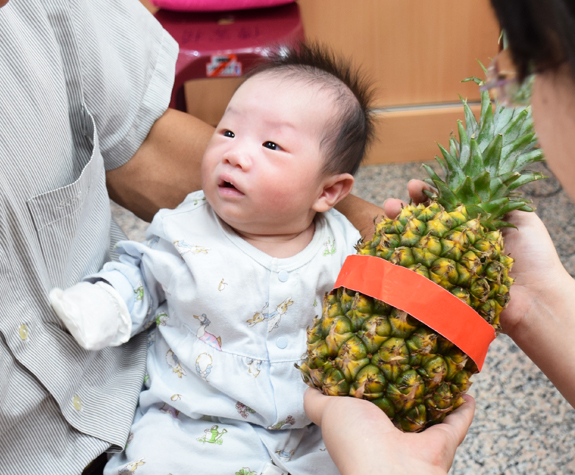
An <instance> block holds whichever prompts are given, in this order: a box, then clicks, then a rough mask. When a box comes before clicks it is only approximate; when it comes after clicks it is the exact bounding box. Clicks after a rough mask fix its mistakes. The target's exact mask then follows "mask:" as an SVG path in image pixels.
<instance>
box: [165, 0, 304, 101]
mask: <svg viewBox="0 0 575 475" xmlns="http://www.w3.org/2000/svg"><path fill="white" fill-rule="evenodd" d="M155 16H156V18H157V19H158V21H159V22H160V23H161V24H162V26H163V27H164V28H165V29H166V30H167V31H168V33H170V34H171V35H172V36H173V37H174V39H175V40H176V41H177V42H178V44H179V45H180V52H179V55H178V60H177V62H176V78H175V82H174V89H173V91H172V99H171V102H170V107H172V108H175V109H178V110H181V111H184V112H185V111H186V98H185V93H184V83H185V82H186V81H189V80H192V79H201V78H210V77H218V78H222V77H238V76H242V75H243V74H245V73H247V72H248V71H249V70H250V69H252V68H253V67H254V65H255V64H256V62H257V60H258V59H259V58H260V57H265V56H266V54H267V52H268V51H269V48H270V47H272V46H275V47H281V46H282V45H290V44H294V43H296V42H298V41H303V40H304V35H303V26H302V23H301V18H300V14H299V8H298V6H297V4H296V3H290V4H288V5H283V6H279V7H271V8H262V9H257V10H237V11H230V12H209V13H196V12H193V13H192V12H174V11H168V10H159V11H158V12H157V13H156V15H155Z"/></svg>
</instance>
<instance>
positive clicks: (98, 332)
mask: <svg viewBox="0 0 575 475" xmlns="http://www.w3.org/2000/svg"><path fill="white" fill-rule="evenodd" d="M50 304H51V305H52V308H53V309H54V311H55V312H56V314H57V315H58V317H59V318H60V320H61V321H62V323H63V324H64V325H65V326H66V328H67V329H68V331H69V332H70V333H71V334H72V336H73V337H74V338H75V339H76V341H77V342H78V344H79V345H80V346H81V347H82V348H85V349H86V350H101V349H102V348H104V347H106V346H118V345H121V344H123V343H126V342H127V341H128V340H129V339H130V333H131V331H132V321H131V319H130V312H129V311H128V307H127V306H126V303H125V302H124V300H123V299H122V297H121V296H120V294H119V293H118V292H117V291H116V290H115V289H114V288H113V287H112V286H111V285H108V284H106V283H104V282H96V283H95V284H91V283H89V282H80V283H78V284H76V285H74V286H72V287H70V288H68V289H66V290H62V289H58V288H54V289H52V291H51V292H50Z"/></svg>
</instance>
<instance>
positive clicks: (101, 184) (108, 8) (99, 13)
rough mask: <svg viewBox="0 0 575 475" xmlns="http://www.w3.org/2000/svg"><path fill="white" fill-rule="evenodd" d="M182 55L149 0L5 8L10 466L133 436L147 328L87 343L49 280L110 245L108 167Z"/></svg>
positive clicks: (3, 152)
mask: <svg viewBox="0 0 575 475" xmlns="http://www.w3.org/2000/svg"><path fill="white" fill-rule="evenodd" d="M176 55H177V44H176V43H175V42H174V40H173V39H172V38H171V37H170V36H169V35H168V34H167V33H166V32H165V31H164V30H163V29H162V28H161V27H160V25H159V24H158V23H157V22H156V20H155V19H154V18H153V17H152V16H151V15H150V14H149V13H148V11H147V10H146V9H145V8H144V7H143V6H142V5H141V4H140V3H139V2H138V0H10V1H9V2H8V4H7V5H6V6H5V7H3V8H0V302H1V304H0V310H1V312H2V316H1V317H0V473H2V474H12V473H18V474H20V473H31V474H48V473H54V474H58V475H62V474H73V473H80V472H81V471H82V469H83V467H84V466H86V464H87V463H88V462H89V461H90V460H91V459H93V458H94V457H96V456H97V455H98V454H99V453H101V452H102V451H104V450H105V449H106V448H108V447H109V446H112V447H113V448H114V449H116V450H119V449H121V448H122V446H123V445H124V443H125V440H126V438H127V436H128V433H129V428H130V424H131V422H132V416H133V412H134V407H135V405H136V401H137V397H138V394H139V390H140V387H141V383H142V379H143V372H144V364H145V347H144V341H143V340H142V338H136V339H134V340H132V341H131V342H130V343H128V344H126V345H124V346H123V347H121V348H107V349H105V350H103V351H100V352H89V351H84V350H82V349H81V348H80V347H78V346H77V345H76V343H75V341H74V340H73V339H72V337H71V336H70V335H69V334H68V333H66V332H65V331H64V330H63V327H62V325H61V324H60V323H59V321H58V320H57V317H56V316H55V314H54V313H53V312H52V310H51V308H50V305H49V303H48V291H49V289H50V288H52V287H54V286H59V287H67V286H69V285H71V284H73V283H75V282H77V281H78V280H79V279H80V278H81V277H82V276H83V275H85V274H89V273H92V272H94V271H96V270H98V269H99V268H100V267H101V266H102V264H103V263H104V261H106V260H107V259H109V247H110V242H111V234H113V232H112V224H111V218H110V207H109V201H108V194H107V191H106V187H105V170H110V169H113V168H116V167H118V166H120V165H122V164H124V163H125V162H126V161H128V160H129V159H130V158H131V157H132V156H133V154H134V152H135V151H136V150H137V149H138V147H139V146H140V144H141V143H142V141H143V140H144V138H145V137H146V135H147V133H148V131H149V129H150V127H151V126H152V124H153V122H154V121H155V120H156V119H157V118H158V117H159V116H160V115H162V113H163V112H164V111H165V109H166V107H167V105H168V102H169V96H170V92H171V86H172V82H173V73H174V64H175V59H176ZM142 337H144V338H145V336H144V335H142Z"/></svg>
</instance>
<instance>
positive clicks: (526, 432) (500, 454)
mask: <svg viewBox="0 0 575 475" xmlns="http://www.w3.org/2000/svg"><path fill="white" fill-rule="evenodd" d="M537 168H538V169H539V170H540V171H543V172H544V173H545V174H546V175H549V176H550V178H549V179H548V180H544V181H539V182H536V183H532V184H530V185H528V186H526V187H525V188H526V190H525V192H526V194H528V195H529V196H530V197H531V199H532V200H533V201H534V203H535V205H536V206H537V209H538V210H537V212H538V214H539V216H541V218H542V219H543V221H544V222H545V224H546V225H547V228H548V229H549V232H550V234H551V237H552V238H553V241H554V242H555V245H556V246H557V250H558V252H559V255H560V257H561V260H562V262H563V263H564V265H565V267H566V268H567V270H568V271H569V272H570V273H571V275H573V276H575V239H574V236H575V204H574V203H573V202H572V201H571V200H570V198H569V197H568V196H567V194H566V193H565V192H564V191H563V190H562V189H561V186H560V185H559V183H558V182H557V180H556V179H555V178H553V177H552V174H551V173H550V172H549V170H548V169H547V168H546V166H545V165H542V164H541V165H540V166H539V167H537ZM423 176H424V172H423V170H422V169H421V164H419V163H411V164H403V165H377V166H369V167H364V168H362V169H361V170H360V171H359V173H358V176H357V181H356V187H355V190H356V191H355V193H356V194H357V195H359V196H361V197H362V198H364V199H366V200H369V201H371V202H373V203H376V204H381V203H382V202H383V201H384V200H385V199H386V198H389V197H398V198H403V199H406V191H405V185H406V183H407V181H408V180H409V179H410V178H421V177H423ZM112 210H113V214H114V217H115V218H116V220H117V221H118V223H119V224H120V225H121V227H122V228H123V229H124V231H125V232H126V233H127V234H128V236H129V237H130V238H132V239H135V240H143V239H144V233H145V229H146V227H147V225H146V223H144V222H142V221H140V220H139V219H137V218H135V217H134V216H133V215H131V213H129V212H127V211H125V210H123V209H122V208H120V207H119V206H117V205H115V204H112ZM470 394H472V395H473V396H474V397H475V399H476V401H477V410H476V415H475V419H474V421H473V424H472V426H471V428H470V430H469V433H468V435H467V438H466V439H465V441H464V442H463V444H462V445H461V447H460V448H459V450H458V452H457V455H456V457H455V461H454V464H453V467H452V469H451V471H450V474H453V475H525V474H529V475H559V474H563V475H569V474H575V410H574V409H573V408H571V406H570V405H569V404H568V403H567V402H566V401H565V400H564V399H563V397H562V396H561V395H560V394H559V393H558V391H557V390H556V389H555V388H554V387H553V385H552V384H551V383H550V382H549V381H548V380H547V379H546V378H545V376H544V375H543V374H542V373H541V371H539V369H538V368H537V367H536V366H535V365H534V364H533V363H532V362H531V361H530V360H529V359H528V358H527V357H526V356H525V355H524V354H523V353H522V352H521V351H520V350H519V349H518V348H517V346H516V345H515V344H514V343H513V341H512V340H511V339H510V338H508V337H506V336H505V335H500V336H499V337H498V338H497V340H495V341H494V342H493V343H492V344H491V347H490V349H489V353H488V355H487V359H486V362H485V365H484V367H483V371H482V372H481V374H479V375H475V376H474V378H473V386H472V388H471V390H470Z"/></svg>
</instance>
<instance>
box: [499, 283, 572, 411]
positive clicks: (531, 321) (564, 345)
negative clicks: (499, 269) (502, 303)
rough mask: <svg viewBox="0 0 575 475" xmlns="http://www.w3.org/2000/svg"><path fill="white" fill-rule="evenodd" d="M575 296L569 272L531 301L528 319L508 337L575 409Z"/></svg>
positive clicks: (527, 312)
mask: <svg viewBox="0 0 575 475" xmlns="http://www.w3.org/2000/svg"><path fill="white" fill-rule="evenodd" d="M542 279H545V277H542ZM550 287H551V288H550ZM573 295H575V280H573V278H571V277H570V276H569V275H568V274H567V273H566V272H565V275H564V276H563V277H562V278H561V279H560V281H558V282H556V283H554V284H553V285H551V286H548V287H546V290H543V291H541V292H539V293H538V294H537V295H536V296H533V297H532V298H531V299H529V300H530V305H529V307H528V308H526V312H525V316H524V318H523V319H522V320H521V323H520V324H518V325H517V326H516V327H514V328H512V329H510V331H509V332H508V334H509V336H510V337H511V338H512V339H513V341H515V343H516V344H517V345H518V346H519V347H520V348H521V349H522V350H523V351H524V352H525V354H526V355H527V356H528V357H529V358H530V359H531V360H532V361H533V362H534V363H535V364H536V365H537V366H538V367H539V368H540V369H541V371H543V373H545V375H546V376H547V377H548V378H549V380H550V381H551V382H552V383H553V384H554V385H555V386H556V387H557V389H558V390H559V391H560V392H561V394H562V395H563V397H564V398H565V399H566V400H567V401H568V402H569V403H570V404H571V405H572V406H573V407H575V370H573V367H572V362H573V361H575V307H574V306H573ZM518 298H520V297H518ZM525 299H526V300H527V297H526V298H525Z"/></svg>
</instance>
